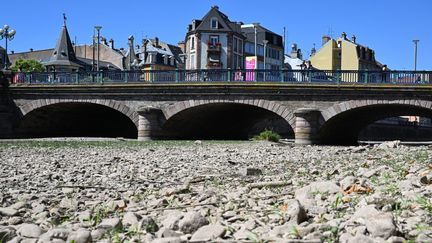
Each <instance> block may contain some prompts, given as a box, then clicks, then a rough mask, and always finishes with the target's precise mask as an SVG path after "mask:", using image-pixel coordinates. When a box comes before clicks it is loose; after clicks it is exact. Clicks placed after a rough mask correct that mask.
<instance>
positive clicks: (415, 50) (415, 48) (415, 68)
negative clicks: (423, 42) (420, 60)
mask: <svg viewBox="0 0 432 243" xmlns="http://www.w3.org/2000/svg"><path fill="white" fill-rule="evenodd" d="M419 41H420V40H413V43H414V71H417V44H418V43H419Z"/></svg>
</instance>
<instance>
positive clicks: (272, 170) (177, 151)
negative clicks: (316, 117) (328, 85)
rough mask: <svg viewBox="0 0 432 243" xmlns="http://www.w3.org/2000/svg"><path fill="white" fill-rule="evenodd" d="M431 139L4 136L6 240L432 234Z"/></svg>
mask: <svg viewBox="0 0 432 243" xmlns="http://www.w3.org/2000/svg"><path fill="white" fill-rule="evenodd" d="M431 195H432V163H431V149H430V147H427V146H418V147H407V146H401V145H399V144H398V143H396V142H388V143H384V144H381V145H379V146H360V147H322V146H303V147H294V146H291V145H289V144H277V143H269V142H207V141H203V142H201V141H196V142H176V141H172V142H149V143H138V142H134V141H24V142H17V141H13V142H5V141H2V142H0V242H59V243H60V242H74V243H86V242H206V241H207V242H432V201H431Z"/></svg>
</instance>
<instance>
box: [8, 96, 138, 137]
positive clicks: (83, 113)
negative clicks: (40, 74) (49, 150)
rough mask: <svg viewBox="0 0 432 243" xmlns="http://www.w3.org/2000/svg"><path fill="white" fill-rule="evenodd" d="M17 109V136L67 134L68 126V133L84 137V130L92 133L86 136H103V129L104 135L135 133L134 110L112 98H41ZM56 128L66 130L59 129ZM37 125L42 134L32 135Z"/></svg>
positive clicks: (135, 116) (128, 134) (130, 134)
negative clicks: (69, 130)
mask: <svg viewBox="0 0 432 243" xmlns="http://www.w3.org/2000/svg"><path fill="white" fill-rule="evenodd" d="M19 109H20V113H21V114H20V119H19V122H18V124H17V128H16V130H17V134H18V136H19V137H27V136H28V137H32V136H36V137H37V136H62V135H53V134H63V135H64V134H68V132H67V130H68V128H72V129H71V132H70V133H69V134H79V135H76V136H87V135H86V133H85V132H84V130H87V131H88V132H89V133H91V134H93V135H89V136H99V135H95V134H101V135H100V136H104V134H105V132H103V130H104V129H105V131H106V134H110V135H108V136H122V134H124V133H127V136H126V137H130V138H133V137H136V136H137V129H138V113H137V112H136V111H134V110H132V109H131V108H129V107H128V106H126V105H125V104H123V103H121V102H118V101H114V100H108V99H97V100H92V99H41V100H34V101H30V102H28V103H25V104H24V105H22V106H20V107H19ZM38 125H39V126H40V127H38ZM49 126H52V127H53V129H52V130H51V129H50V128H49ZM57 127H63V129H64V130H66V131H64V132H61V128H57ZM39 128H40V129H41V132H40V134H42V135H37V134H36V133H37V131H35V130H38V129H39ZM79 129H82V130H83V131H81V132H80V131H79ZM91 129H93V131H94V132H93V131H91ZM54 130H56V132H54ZM72 130H75V131H74V132H72ZM96 130H97V131H96ZM126 131H127V132H126ZM47 134H51V135H47ZM81 134H82V135H81ZM64 136H75V135H64Z"/></svg>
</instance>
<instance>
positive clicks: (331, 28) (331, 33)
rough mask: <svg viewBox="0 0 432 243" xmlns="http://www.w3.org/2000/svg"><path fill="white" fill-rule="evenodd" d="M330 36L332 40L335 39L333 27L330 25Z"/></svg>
mask: <svg viewBox="0 0 432 243" xmlns="http://www.w3.org/2000/svg"><path fill="white" fill-rule="evenodd" d="M328 35H329V36H330V38H332V39H333V26H331V25H330V27H329V29H328Z"/></svg>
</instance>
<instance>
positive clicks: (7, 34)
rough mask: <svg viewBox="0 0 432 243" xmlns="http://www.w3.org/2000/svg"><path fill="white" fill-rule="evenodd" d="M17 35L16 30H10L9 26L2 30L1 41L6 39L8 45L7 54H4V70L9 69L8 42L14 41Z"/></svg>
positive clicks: (0, 32) (0, 30) (0, 33)
mask: <svg viewBox="0 0 432 243" xmlns="http://www.w3.org/2000/svg"><path fill="white" fill-rule="evenodd" d="M15 34H16V31H15V30H12V29H11V30H9V25H7V24H5V25H4V26H3V29H0V40H1V39H3V38H4V39H5V40H6V45H5V53H4V59H3V61H4V69H5V70H6V69H8V63H7V47H8V44H7V43H8V40H13V38H14V36H15Z"/></svg>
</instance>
